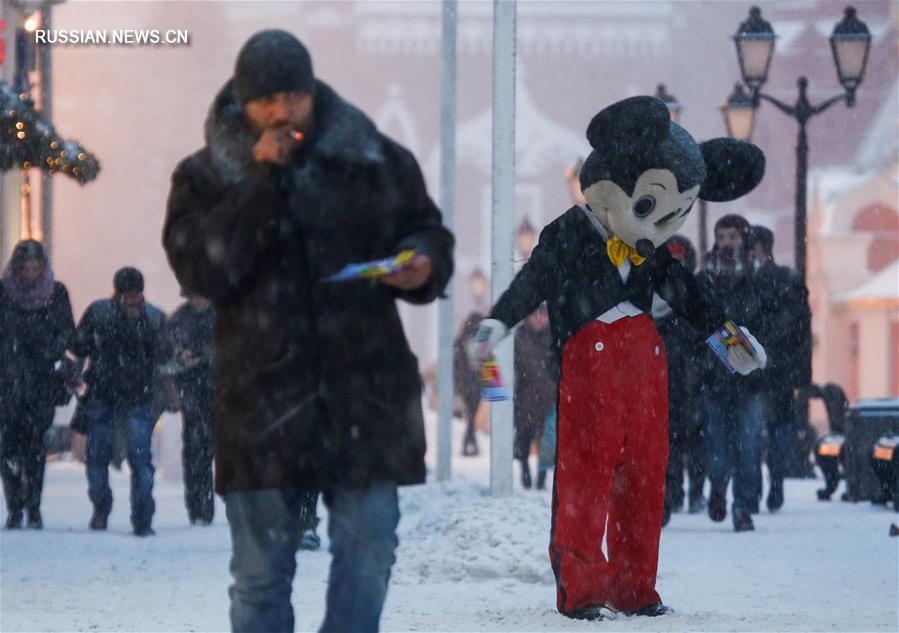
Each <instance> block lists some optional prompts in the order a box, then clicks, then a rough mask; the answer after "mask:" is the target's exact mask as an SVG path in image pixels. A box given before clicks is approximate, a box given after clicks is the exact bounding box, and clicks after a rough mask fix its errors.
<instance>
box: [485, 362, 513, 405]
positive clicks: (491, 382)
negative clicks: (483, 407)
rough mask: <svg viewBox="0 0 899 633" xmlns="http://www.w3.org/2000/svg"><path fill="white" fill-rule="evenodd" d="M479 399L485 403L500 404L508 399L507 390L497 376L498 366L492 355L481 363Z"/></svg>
mask: <svg viewBox="0 0 899 633" xmlns="http://www.w3.org/2000/svg"><path fill="white" fill-rule="evenodd" d="M480 379H481V397H482V398H483V399H484V400H486V401H487V402H502V401H503V400H508V399H509V390H508V389H506V387H505V385H503V379H502V378H501V377H500V375H499V364H498V363H497V362H496V358H494V356H493V354H490V355H489V356H488V357H487V358H486V359H485V360H484V362H482V363H481V376H480Z"/></svg>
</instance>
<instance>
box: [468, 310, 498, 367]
mask: <svg viewBox="0 0 899 633" xmlns="http://www.w3.org/2000/svg"><path fill="white" fill-rule="evenodd" d="M508 333H509V328H507V327H506V324H505V323H503V322H502V321H499V320H497V319H484V320H483V321H481V322H480V323H479V324H478V329H477V330H476V331H475V333H474V336H472V337H471V338H470V339H468V340H467V341H465V352H466V354H468V362H469V363H470V364H471V366H472V367H480V365H481V363H483V362H484V360H485V359H486V358H487V357H488V356H489V355H490V354H491V352H493V348H495V347H496V345H497V344H498V343H499V342H500V341H501V340H503V339H504V338H506V334H508Z"/></svg>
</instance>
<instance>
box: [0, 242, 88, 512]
mask: <svg viewBox="0 0 899 633" xmlns="http://www.w3.org/2000/svg"><path fill="white" fill-rule="evenodd" d="M74 330H75V321H74V318H73V317H72V305H71V303H70V302H69V293H68V292H67V291H66V287H65V286H64V285H62V284H61V283H60V282H58V281H56V280H55V279H54V277H53V270H52V269H51V267H50V262H49V260H48V258H47V256H46V254H45V251H44V248H43V246H41V244H40V243H39V242H36V241H34V240H24V241H22V242H19V243H18V244H17V245H16V247H15V249H14V250H13V254H12V257H11V258H10V260H9V262H8V263H7V264H6V267H5V269H4V271H3V280H2V283H0V476H2V478H3V494H4V496H5V497H6V507H7V509H8V511H9V515H8V516H7V519H6V527H7V529H15V528H20V527H22V521H23V519H24V516H23V511H25V512H27V513H28V527H30V528H34V529H40V528H41V527H43V520H42V519H41V512H40V506H41V492H42V490H43V487H44V467H45V465H46V461H47V451H46V448H45V445H44V435H45V434H46V432H47V430H48V429H49V428H50V426H51V425H52V424H53V414H54V411H55V407H57V406H60V405H64V404H66V402H67V401H68V399H69V397H68V395H67V392H66V390H65V387H64V385H63V382H62V378H61V376H60V375H59V374H57V373H56V371H55V370H54V365H55V363H56V362H57V361H59V360H60V359H61V358H62V356H63V353H64V352H65V349H66V345H68V342H69V339H71V337H72V333H73V332H74Z"/></svg>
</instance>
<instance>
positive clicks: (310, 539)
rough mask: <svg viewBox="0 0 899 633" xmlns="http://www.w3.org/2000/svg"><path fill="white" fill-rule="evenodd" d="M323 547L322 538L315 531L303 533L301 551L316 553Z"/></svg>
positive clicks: (310, 530) (309, 530)
mask: <svg viewBox="0 0 899 633" xmlns="http://www.w3.org/2000/svg"><path fill="white" fill-rule="evenodd" d="M321 546H322V540H321V537H319V535H318V534H317V533H316V532H315V529H312V528H310V529H308V530H305V531H304V532H303V536H302V538H300V549H303V550H306V551H309V552H316V551H318V549H319V548H320V547H321Z"/></svg>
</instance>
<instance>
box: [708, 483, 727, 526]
mask: <svg viewBox="0 0 899 633" xmlns="http://www.w3.org/2000/svg"><path fill="white" fill-rule="evenodd" d="M726 517H727V491H726V489H725V490H717V489H715V488H712V496H711V497H710V498H709V518H710V519H711V520H712V521H714V522H715V523H720V522H721V521H723V520H724V519H725V518H726Z"/></svg>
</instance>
